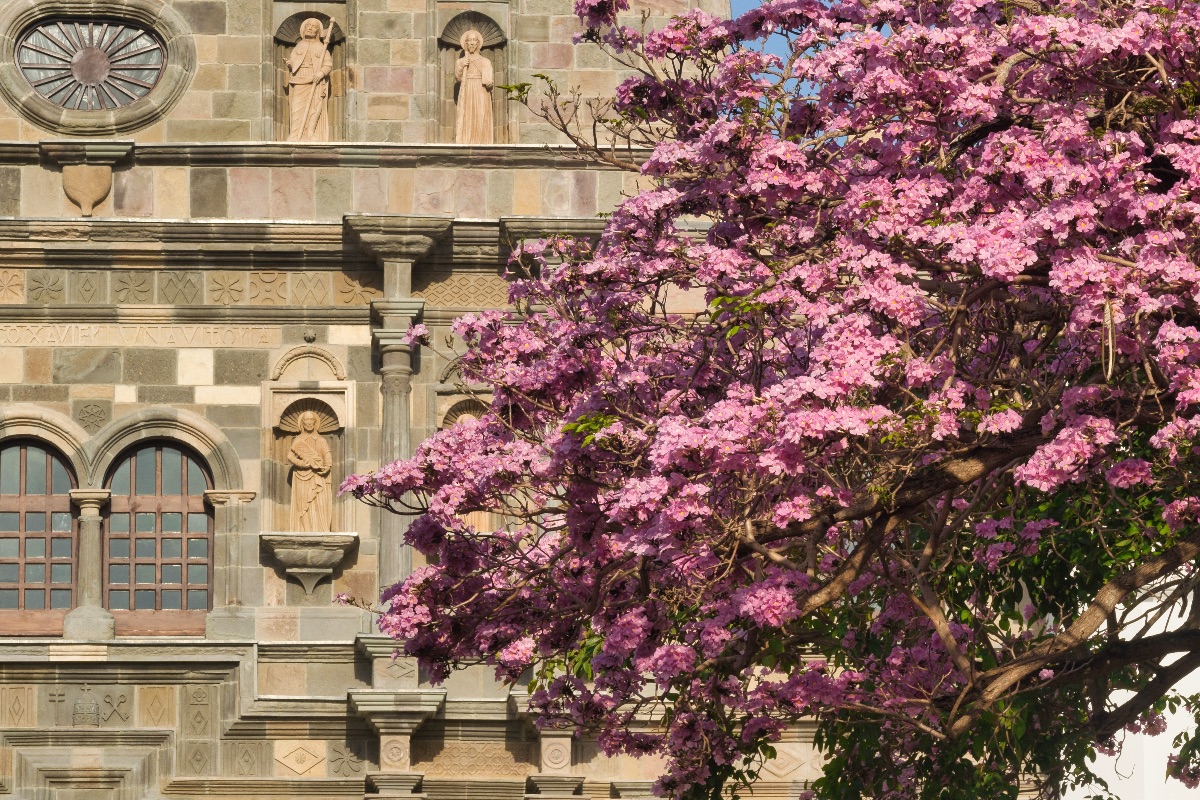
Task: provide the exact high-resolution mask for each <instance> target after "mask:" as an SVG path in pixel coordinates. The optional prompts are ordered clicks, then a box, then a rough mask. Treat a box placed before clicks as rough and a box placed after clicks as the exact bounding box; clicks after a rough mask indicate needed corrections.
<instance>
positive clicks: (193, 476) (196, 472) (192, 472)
mask: <svg viewBox="0 0 1200 800" xmlns="http://www.w3.org/2000/svg"><path fill="white" fill-rule="evenodd" d="M187 462H188V485H187V493H188V494H192V495H197V494H204V491H205V490H206V489H207V488H208V481H206V480H205V479H204V471H203V470H202V469H200V465H199V464H197V463H196V462H195V461H193V460H192V459H190V458H189V459H188V460H187Z"/></svg>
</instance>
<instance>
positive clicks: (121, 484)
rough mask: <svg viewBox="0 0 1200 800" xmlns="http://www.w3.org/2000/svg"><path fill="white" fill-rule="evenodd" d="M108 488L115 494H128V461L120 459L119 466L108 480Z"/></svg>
mask: <svg viewBox="0 0 1200 800" xmlns="http://www.w3.org/2000/svg"><path fill="white" fill-rule="evenodd" d="M108 488H109V489H110V490H111V491H112V493H113V494H116V495H127V494H129V461H128V460H126V461H122V462H121V466H119V467H117V471H116V472H114V473H113V476H112V480H111V481H109V482H108Z"/></svg>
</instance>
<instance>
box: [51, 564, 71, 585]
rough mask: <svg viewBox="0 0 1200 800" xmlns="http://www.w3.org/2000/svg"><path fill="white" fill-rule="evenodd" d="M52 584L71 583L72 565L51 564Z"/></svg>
mask: <svg viewBox="0 0 1200 800" xmlns="http://www.w3.org/2000/svg"><path fill="white" fill-rule="evenodd" d="M50 582H51V583H70V582H71V565H70V564H51V565H50Z"/></svg>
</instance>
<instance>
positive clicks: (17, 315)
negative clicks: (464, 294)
mask: <svg viewBox="0 0 1200 800" xmlns="http://www.w3.org/2000/svg"><path fill="white" fill-rule="evenodd" d="M370 318H371V309H370V307H369V306H347V307H344V308H342V307H336V306H311V307H302V306H214V305H207V306H166V305H142V306H132V305H108V306H102V305H55V306H0V323H14V322H20V323H35V324H36V323H41V324H46V325H54V324H58V325H62V324H67V323H90V324H97V323H107V324H121V325H178V324H188V325H214V324H227V325H290V324H295V325H355V324H360V325H365V324H367V322H368V321H369V320H370Z"/></svg>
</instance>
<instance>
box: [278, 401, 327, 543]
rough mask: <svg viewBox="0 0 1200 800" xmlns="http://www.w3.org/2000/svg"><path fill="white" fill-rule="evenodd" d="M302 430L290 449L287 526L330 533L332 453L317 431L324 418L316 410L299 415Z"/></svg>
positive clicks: (297, 529)
mask: <svg viewBox="0 0 1200 800" xmlns="http://www.w3.org/2000/svg"><path fill="white" fill-rule="evenodd" d="M299 423H300V433H298V434H297V435H296V438H295V439H293V440H292V446H291V447H290V448H289V449H288V461H290V462H291V464H292V506H291V513H290V515H289V517H288V529H289V530H291V531H304V532H312V533H328V532H329V531H330V529H331V528H332V525H333V482H332V480H331V479H330V472H331V471H332V470H333V453H331V452H330V450H329V444H328V443H326V441H325V437H323V436H321V434H320V432H319V431H318V430H317V429H318V428H319V427H320V423H321V419H320V417H319V416H317V413H316V412H315V411H305V412H304V413H303V414H301V415H300V419H299Z"/></svg>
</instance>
